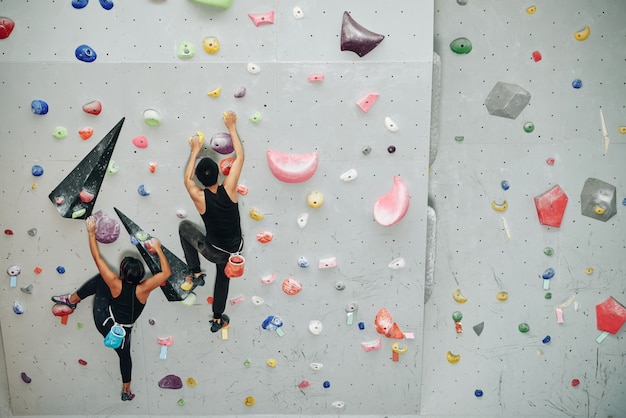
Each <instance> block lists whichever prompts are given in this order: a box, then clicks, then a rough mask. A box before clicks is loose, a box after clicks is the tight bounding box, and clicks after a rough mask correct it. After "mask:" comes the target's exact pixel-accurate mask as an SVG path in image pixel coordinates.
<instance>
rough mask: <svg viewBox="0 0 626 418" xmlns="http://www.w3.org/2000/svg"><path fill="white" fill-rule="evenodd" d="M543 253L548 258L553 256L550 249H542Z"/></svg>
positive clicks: (552, 251)
mask: <svg viewBox="0 0 626 418" xmlns="http://www.w3.org/2000/svg"><path fill="white" fill-rule="evenodd" d="M543 253H544V254H545V255H547V256H548V257H550V256H551V255H554V250H553V249H552V247H546V248H544V249H543Z"/></svg>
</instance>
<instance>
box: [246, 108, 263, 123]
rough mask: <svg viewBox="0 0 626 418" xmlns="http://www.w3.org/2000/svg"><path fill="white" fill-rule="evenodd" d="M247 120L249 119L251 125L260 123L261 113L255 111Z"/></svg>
mask: <svg viewBox="0 0 626 418" xmlns="http://www.w3.org/2000/svg"><path fill="white" fill-rule="evenodd" d="M249 119H250V122H252V123H259V122H261V119H263V117H262V116H261V112H259V111H258V110H257V111H256V112H254V113H253V114H251V115H250V118H249Z"/></svg>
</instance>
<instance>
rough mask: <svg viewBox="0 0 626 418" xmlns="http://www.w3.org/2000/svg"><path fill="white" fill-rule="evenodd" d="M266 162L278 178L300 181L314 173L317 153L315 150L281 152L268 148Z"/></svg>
mask: <svg viewBox="0 0 626 418" xmlns="http://www.w3.org/2000/svg"><path fill="white" fill-rule="evenodd" d="M267 163H268V165H269V168H270V171H271V172H272V174H273V175H274V177H276V178H277V179H278V180H280V181H283V182H285V183H301V182H303V181H306V180H308V179H310V178H311V177H312V176H313V174H315V171H316V170H317V165H318V154H317V151H313V152H311V153H308V154H283V153H280V152H278V151H274V150H271V149H269V150H267Z"/></svg>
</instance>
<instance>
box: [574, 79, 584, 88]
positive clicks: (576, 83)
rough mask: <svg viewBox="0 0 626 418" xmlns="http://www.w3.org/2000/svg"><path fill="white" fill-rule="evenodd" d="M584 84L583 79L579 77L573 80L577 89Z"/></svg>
mask: <svg viewBox="0 0 626 418" xmlns="http://www.w3.org/2000/svg"><path fill="white" fill-rule="evenodd" d="M582 86H583V81H582V80H581V79H579V78H577V79H576V80H574V81H572V87H574V88H575V89H579V88H581V87H582Z"/></svg>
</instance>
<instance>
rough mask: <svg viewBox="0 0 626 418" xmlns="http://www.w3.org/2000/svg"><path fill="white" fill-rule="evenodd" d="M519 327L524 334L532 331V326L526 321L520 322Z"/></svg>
mask: <svg viewBox="0 0 626 418" xmlns="http://www.w3.org/2000/svg"><path fill="white" fill-rule="evenodd" d="M517 329H518V330H519V332H521V333H522V334H525V333H527V332H528V331H530V326H529V325H528V324H527V323H526V322H522V323H521V324H519V325H518V326H517Z"/></svg>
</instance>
